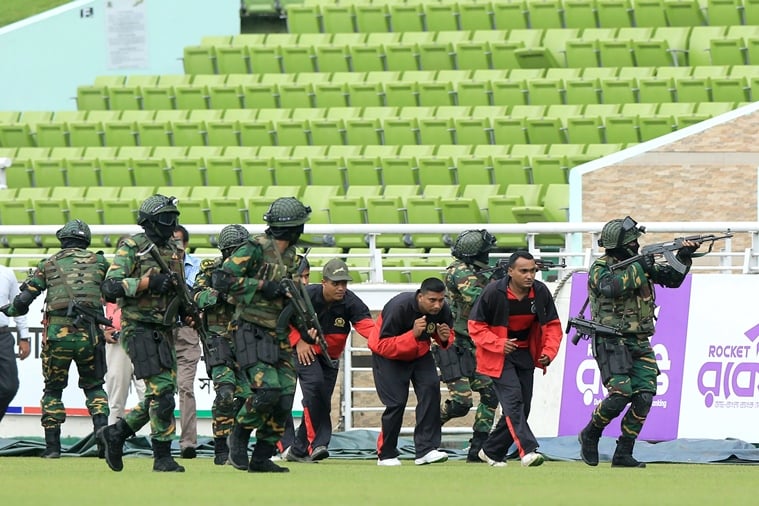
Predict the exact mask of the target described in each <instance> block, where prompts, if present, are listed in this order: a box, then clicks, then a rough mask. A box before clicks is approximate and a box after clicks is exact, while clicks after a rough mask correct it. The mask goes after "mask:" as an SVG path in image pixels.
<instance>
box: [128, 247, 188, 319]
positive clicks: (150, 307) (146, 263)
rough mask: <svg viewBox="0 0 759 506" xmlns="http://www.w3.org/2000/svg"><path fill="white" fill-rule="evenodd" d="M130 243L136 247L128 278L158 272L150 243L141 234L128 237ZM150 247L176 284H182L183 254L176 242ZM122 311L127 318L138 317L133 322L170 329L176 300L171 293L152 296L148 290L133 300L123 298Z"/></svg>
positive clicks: (176, 304)
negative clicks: (131, 269) (173, 274)
mask: <svg viewBox="0 0 759 506" xmlns="http://www.w3.org/2000/svg"><path fill="white" fill-rule="evenodd" d="M132 240H134V242H136V243H137V251H136V252H135V267H134V271H133V273H132V274H131V276H132V277H135V278H141V277H143V276H147V275H149V274H156V273H159V272H161V268H160V267H159V266H158V263H156V261H155V260H154V259H153V256H152V255H151V254H150V251H149V250H148V248H149V247H150V245H151V241H150V239H148V238H147V236H146V235H145V234H142V233H140V234H136V235H134V236H132ZM154 247H155V248H157V251H158V253H159V254H160V256H161V258H163V261H164V262H166V265H168V266H169V269H170V270H171V272H174V273H176V275H177V277H178V280H179V282H180V283H184V282H185V278H184V263H183V259H182V256H183V254H182V253H183V252H182V250H181V249H179V247H178V242H175V241H174V240H169V241H168V243H167V244H164V245H162V246H158V245H157V244H156V245H155V246H154ZM122 311H123V313H125V314H129V315H132V314H135V313H139V315H140V316H139V317H138V318H137V319H138V320H140V321H152V323H157V324H161V325H174V323H175V322H176V320H177V315H178V314H179V299H178V297H177V295H176V293H174V291H173V290H172V291H170V292H169V293H165V294H155V293H153V292H151V291H150V290H143V291H141V292H139V293H138V294H137V296H136V297H134V298H132V297H126V298H125V299H124V301H123V306H122Z"/></svg>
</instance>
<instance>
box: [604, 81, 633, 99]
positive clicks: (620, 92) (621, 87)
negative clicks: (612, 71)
mask: <svg viewBox="0 0 759 506" xmlns="http://www.w3.org/2000/svg"><path fill="white" fill-rule="evenodd" d="M600 83H601V97H602V100H603V103H604V104H626V103H629V102H637V98H638V97H637V96H636V94H635V92H636V91H637V87H636V85H635V84H636V83H635V79H632V78H630V79H620V78H612V79H601V80H600Z"/></svg>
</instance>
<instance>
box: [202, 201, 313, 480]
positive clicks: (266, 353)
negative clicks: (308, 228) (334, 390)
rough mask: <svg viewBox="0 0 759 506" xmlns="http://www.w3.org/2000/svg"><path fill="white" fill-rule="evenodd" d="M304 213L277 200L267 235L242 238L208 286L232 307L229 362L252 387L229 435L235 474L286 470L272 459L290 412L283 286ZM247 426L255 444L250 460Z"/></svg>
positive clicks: (292, 266)
mask: <svg viewBox="0 0 759 506" xmlns="http://www.w3.org/2000/svg"><path fill="white" fill-rule="evenodd" d="M310 213H311V208H310V207H307V206H304V205H303V204H302V203H301V202H300V201H299V200H298V199H296V198H294V197H282V198H279V199H277V200H275V201H274V202H272V204H271V206H270V207H269V209H268V210H267V211H266V213H265V214H264V216H263V218H264V221H265V222H266V223H267V224H268V225H269V228H267V229H266V233H265V234H263V235H259V236H256V237H254V238H248V239H247V240H246V241H245V242H244V243H243V244H242V245H240V246H239V247H237V248H236V249H235V250H234V252H232V253H231V254H230V255H229V257H227V259H226V260H224V263H223V264H222V266H221V269H220V270H217V271H216V272H214V273H213V276H212V280H211V283H212V285H213V288H215V289H216V290H218V291H219V292H220V293H222V294H224V295H225V296H226V297H233V298H234V300H235V302H236V311H235V321H234V323H233V325H232V326H231V327H230V328H231V329H232V330H233V331H234V342H235V343H234V349H235V360H236V365H237V367H238V368H239V370H240V371H241V374H242V375H243V376H244V380H245V382H246V383H247V386H248V387H249V388H250V395H249V396H248V397H247V399H246V400H245V403H244V404H243V406H242V407H241V408H240V411H239V412H238V413H237V417H236V419H235V424H234V427H233V428H232V432H231V434H230V435H229V438H228V445H229V462H230V464H232V465H233V466H234V467H235V468H236V469H240V470H247V471H248V472H266V473H271V472H277V473H280V472H287V471H288V469H287V468H286V467H280V466H278V465H276V464H275V463H274V462H272V461H271V460H270V458H271V456H272V455H274V451H275V448H276V447H275V445H276V443H277V441H279V440H280V439H281V437H282V434H284V431H285V424H286V422H287V418H288V416H289V415H290V412H291V410H292V405H293V399H294V397H295V381H296V373H295V363H294V359H293V350H292V347H291V346H290V341H289V339H288V328H287V325H286V324H285V325H282V322H279V320H280V315H281V313H282V310H283V308H284V306H285V298H284V294H285V292H284V289H283V288H282V284H281V281H282V280H283V279H285V278H295V277H296V276H297V270H298V269H297V258H296V257H297V255H296V251H295V246H294V245H295V243H296V242H297V241H298V239H299V238H300V236H301V234H302V233H303V227H304V224H305V222H306V221H308V218H309V214H310ZM283 327H284V328H283ZM253 429H256V446H255V448H254V450H253V453H252V454H251V456H250V462H248V444H249V440H250V434H251V432H252V431H253Z"/></svg>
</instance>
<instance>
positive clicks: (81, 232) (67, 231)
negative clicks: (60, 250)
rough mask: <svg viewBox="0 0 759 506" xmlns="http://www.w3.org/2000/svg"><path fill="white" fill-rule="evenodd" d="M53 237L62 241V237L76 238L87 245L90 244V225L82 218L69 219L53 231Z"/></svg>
mask: <svg viewBox="0 0 759 506" xmlns="http://www.w3.org/2000/svg"><path fill="white" fill-rule="evenodd" d="M55 237H57V238H58V240H59V241H63V240H64V239H76V240H79V241H83V242H86V243H87V246H89V245H90V242H91V240H92V234H90V227H89V225H87V224H86V223H85V222H83V221H82V220H71V221H68V222H66V224H65V225H63V227H61V228H60V229H58V231H57V232H56V233H55Z"/></svg>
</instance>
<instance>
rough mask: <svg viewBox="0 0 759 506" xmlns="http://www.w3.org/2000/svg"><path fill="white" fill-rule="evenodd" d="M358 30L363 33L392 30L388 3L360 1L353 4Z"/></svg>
mask: <svg viewBox="0 0 759 506" xmlns="http://www.w3.org/2000/svg"><path fill="white" fill-rule="evenodd" d="M353 7H354V14H355V16H356V18H355V22H356V31H357V32H361V33H372V32H388V31H390V22H389V21H390V11H389V10H388V6H387V5H377V4H364V3H359V4H356V5H354V6H353Z"/></svg>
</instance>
